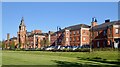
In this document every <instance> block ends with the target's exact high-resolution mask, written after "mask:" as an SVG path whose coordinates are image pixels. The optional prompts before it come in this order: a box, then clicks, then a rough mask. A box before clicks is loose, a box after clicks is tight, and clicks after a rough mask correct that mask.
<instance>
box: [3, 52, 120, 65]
mask: <svg viewBox="0 0 120 67" xmlns="http://www.w3.org/2000/svg"><path fill="white" fill-rule="evenodd" d="M119 57H120V56H119V52H118V51H94V52H91V53H89V52H48V51H2V65H3V66H2V67H27V66H28V67H41V66H44V67H45V66H51V67H53V66H55V67H56V66H58V67H59V66H60V67H61V66H62V67H66V66H69V67H73V66H74V67H96V66H99V67H112V66H115V67H118V66H120V62H119Z"/></svg>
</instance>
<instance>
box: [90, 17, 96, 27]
mask: <svg viewBox="0 0 120 67" xmlns="http://www.w3.org/2000/svg"><path fill="white" fill-rule="evenodd" d="M96 25H97V19H96V18H95V17H93V18H92V23H91V26H92V27H94V26H96Z"/></svg>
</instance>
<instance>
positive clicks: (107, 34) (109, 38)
mask: <svg viewBox="0 0 120 67" xmlns="http://www.w3.org/2000/svg"><path fill="white" fill-rule="evenodd" d="M90 32H91V35H90V38H91V42H92V43H91V44H92V46H93V47H94V48H96V47H114V48H118V47H119V46H120V21H112V22H110V20H109V19H108V20H105V22H104V23H102V24H100V25H97V21H96V20H93V21H92V28H91V29H90Z"/></svg>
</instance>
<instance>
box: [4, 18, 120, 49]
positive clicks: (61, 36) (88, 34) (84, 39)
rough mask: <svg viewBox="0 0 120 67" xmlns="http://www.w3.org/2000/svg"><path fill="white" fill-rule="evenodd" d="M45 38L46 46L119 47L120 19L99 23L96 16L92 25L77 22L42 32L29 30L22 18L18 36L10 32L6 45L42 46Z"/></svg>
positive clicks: (22, 46)
mask: <svg viewBox="0 0 120 67" xmlns="http://www.w3.org/2000/svg"><path fill="white" fill-rule="evenodd" d="M43 40H45V41H47V40H48V42H49V44H48V45H44V46H50V45H54V46H55V45H61V46H83V45H92V47H93V48H100V47H102V48H104V47H113V48H118V47H120V20H119V21H112V22H111V21H110V20H105V22H104V23H102V24H100V25H98V24H97V20H96V18H92V22H91V26H89V25H86V24H77V25H73V26H69V27H65V28H64V29H59V30H58V28H57V31H56V32H51V31H49V32H48V33H42V31H41V30H33V31H31V32H28V31H27V29H26V26H25V24H24V19H23V18H22V20H21V23H20V25H19V31H18V32H17V37H13V38H10V34H7V40H5V47H6V48H8V46H9V45H10V44H11V43H12V42H14V43H15V46H16V47H18V45H19V44H21V48H40V47H41V46H43V44H42V42H43Z"/></svg>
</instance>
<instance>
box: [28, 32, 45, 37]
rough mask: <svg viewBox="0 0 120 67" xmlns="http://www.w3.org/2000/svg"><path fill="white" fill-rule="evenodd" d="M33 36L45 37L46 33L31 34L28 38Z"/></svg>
mask: <svg viewBox="0 0 120 67" xmlns="http://www.w3.org/2000/svg"><path fill="white" fill-rule="evenodd" d="M34 35H42V36H46V35H47V33H34V34H31V35H28V37H31V36H34Z"/></svg>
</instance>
